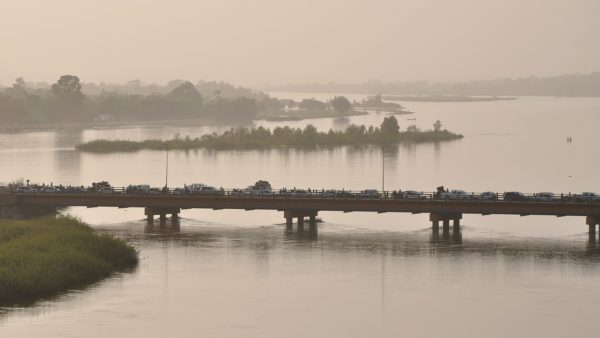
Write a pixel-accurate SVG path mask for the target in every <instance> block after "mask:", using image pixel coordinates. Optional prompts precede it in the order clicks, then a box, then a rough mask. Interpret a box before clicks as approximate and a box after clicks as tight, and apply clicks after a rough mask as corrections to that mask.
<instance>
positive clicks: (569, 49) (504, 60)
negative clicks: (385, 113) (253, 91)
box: [0, 0, 600, 85]
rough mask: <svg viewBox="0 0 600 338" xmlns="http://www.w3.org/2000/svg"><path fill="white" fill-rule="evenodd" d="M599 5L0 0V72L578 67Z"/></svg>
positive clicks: (478, 71)
mask: <svg viewBox="0 0 600 338" xmlns="http://www.w3.org/2000/svg"><path fill="white" fill-rule="evenodd" d="M599 15H600V0H539V1H538V0H494V1H492V0H437V1H434V0H430V1H428V0H368V1H367V0H364V1H363V0H360V1H358V0H357V1H353V0H318V1H317V0H214V1H207V0H196V1H191V0H190V1H185V0H168V1H167V0H143V1H142V0H95V1H91V0H52V1H49V0H38V1H33V0H0V44H1V49H0V83H5V84H9V83H12V82H13V80H14V78H15V77H18V76H24V77H25V79H26V80H43V81H49V82H50V81H55V80H56V79H57V78H58V76H59V75H61V74H66V73H69V74H76V75H79V76H80V78H81V79H82V80H83V81H86V82H90V81H101V80H104V81H107V82H123V81H126V80H130V79H135V78H139V79H141V80H143V81H149V82H150V81H152V82H165V81H167V80H170V79H174V78H184V79H188V80H191V81H197V80H200V79H206V80H225V81H229V82H233V83H237V84H246V85H262V84H286V83H304V82H317V81H318V82H325V81H337V82H359V81H365V80H369V79H373V78H379V79H381V80H385V81H387V80H430V81H449V80H450V81H454V80H469V79H488V78H494V77H499V76H508V77H516V76H528V75H557V74H563V73H575V72H582V73H587V72H592V71H599V70H600V38H599V36H598V34H599V33H600V19H599Z"/></svg>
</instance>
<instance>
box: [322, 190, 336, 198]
mask: <svg viewBox="0 0 600 338" xmlns="http://www.w3.org/2000/svg"><path fill="white" fill-rule="evenodd" d="M337 194H338V192H337V190H333V189H329V190H325V191H322V192H321V197H323V198H335V197H337Z"/></svg>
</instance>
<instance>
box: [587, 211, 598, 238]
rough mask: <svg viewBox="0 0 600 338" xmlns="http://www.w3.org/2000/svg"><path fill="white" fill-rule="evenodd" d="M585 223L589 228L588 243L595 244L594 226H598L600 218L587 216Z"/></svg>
mask: <svg viewBox="0 0 600 338" xmlns="http://www.w3.org/2000/svg"><path fill="white" fill-rule="evenodd" d="M585 223H586V224H587V225H588V227H589V234H590V242H592V241H593V242H595V241H596V225H599V226H600V216H587V217H586V218H585ZM599 230H600V229H599ZM599 233H600V231H599Z"/></svg>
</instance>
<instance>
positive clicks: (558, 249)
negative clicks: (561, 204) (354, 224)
mask: <svg viewBox="0 0 600 338" xmlns="http://www.w3.org/2000/svg"><path fill="white" fill-rule="evenodd" d="M186 222H196V221H193V220H186ZM100 229H101V230H102V231H107V232H111V233H115V234H117V235H118V236H121V237H124V238H125V239H127V240H129V241H132V242H134V243H145V242H153V241H157V240H158V241H165V240H166V241H171V242H173V243H174V245H178V244H179V243H185V245H192V246H204V245H208V246H209V247H213V246H214V244H215V243H219V245H218V246H219V247H228V248H250V249H252V250H256V249H260V250H261V251H264V250H267V249H268V250H272V251H277V250H280V249H282V248H285V249H286V250H287V249H294V248H304V247H305V245H306V244H311V247H312V248H313V249H316V250H322V251H335V252H340V253H343V252H363V253H371V254H375V255H389V256H391V257H394V256H422V255H426V256H429V255H438V256H445V255H450V256H456V255H458V254H460V255H469V256H481V255H496V256H503V257H506V258H511V259H523V258H535V259H540V261H544V262H547V263H560V264H562V263H582V264H583V263H593V264H597V263H599V261H598V258H600V244H599V243H598V241H597V240H596V239H595V238H593V239H590V240H589V241H587V242H582V241H568V240H552V239H535V238H521V239H519V238H507V239H497V238H494V239H466V240H464V239H463V234H462V231H461V230H460V229H458V230H457V229H456V228H453V227H450V228H449V229H447V230H445V231H444V230H443V229H440V231H441V232H442V233H441V234H439V235H436V234H435V232H432V231H431V229H430V228H427V229H424V230H421V231H416V232H409V233H398V232H391V233H388V232H373V233H365V232H360V233H357V232H355V231H353V230H351V229H348V233H345V232H344V231H341V230H337V229H336V230H335V231H332V230H329V229H328V225H327V224H326V223H319V228H317V227H315V228H314V229H310V228H308V227H305V228H304V230H303V231H298V230H297V229H295V230H286V229H285V225H273V226H264V227H261V228H236V227H232V226H223V227H222V228H221V227H219V226H217V225H211V226H186V225H184V226H183V229H182V228H180V227H179V226H177V227H176V228H172V227H169V226H166V227H156V226H155V227H154V228H151V229H148V228H147V227H144V226H143V224H137V223H135V224H133V223H132V224H127V225H123V226H122V227H121V228H120V229H119V227H117V228H116V229H115V227H114V226H105V227H104V226H103V227H100ZM436 238H437V239H436ZM208 239H210V240H208Z"/></svg>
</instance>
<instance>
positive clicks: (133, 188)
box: [125, 184, 150, 194]
mask: <svg viewBox="0 0 600 338" xmlns="http://www.w3.org/2000/svg"><path fill="white" fill-rule="evenodd" d="M148 190H150V185H149V184H138V185H130V186H128V187H127V188H125V193H126V194H147V193H148Z"/></svg>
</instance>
